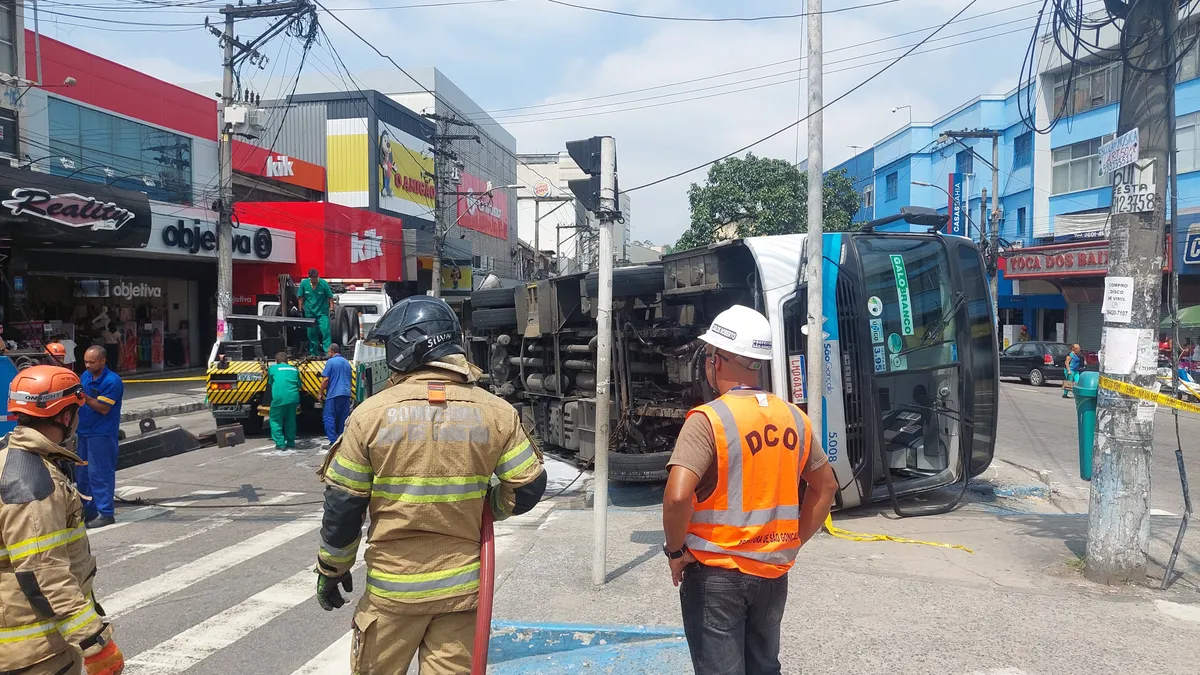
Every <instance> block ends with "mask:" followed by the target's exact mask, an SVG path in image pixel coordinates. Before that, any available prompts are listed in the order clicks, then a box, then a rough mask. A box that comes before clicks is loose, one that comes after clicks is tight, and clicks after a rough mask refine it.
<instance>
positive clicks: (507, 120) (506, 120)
mask: <svg viewBox="0 0 1200 675" xmlns="http://www.w3.org/2000/svg"><path fill="white" fill-rule="evenodd" d="M1021 20H1023V19H1019V21H1021ZM977 30H988V29H987V28H981V29H977ZM1026 30H1028V27H1027V26H1026V27H1021V28H1016V29H1013V30H1008V31H1003V32H1000V33H995V34H992V35H984V36H982V37H978V38H975V39H973V40H967V41H963V42H956V43H954V44H949V45H942V46H940V47H934V48H932V49H925V50H922V51H919V52H916V54H917V55H920V54H930V53H933V52H937V51H942V50H944V49H952V48H954V47H961V46H963V45H970V44H976V43H978V42H980V41H982V40H989V39H992V38H998V37H1004V36H1007V35H1013V34H1016V33H1023V32H1025V31H1026ZM967 32H968V33H973V32H976V31H967ZM963 34H965V33H960V34H959V35H963ZM948 37H951V36H948ZM909 46H911V45H905V46H902V47H894V48H891V49H885V50H882V51H880V52H873V53H870V54H862V55H859V56H853V57H850V58H846V59H841V60H838V61H826V62H825V65H834V64H839V63H847V62H850V61H857V60H858V59H862V58H867V57H869V56H875V55H878V54H885V53H887V52H890V51H897V50H900V49H905V48H906V47H909ZM889 60H890V59H880V60H876V61H868V62H866V63H859V64H855V65H852V66H847V67H845V68H836V69H833V70H828V69H827V70H825V72H826V73H827V74H832V73H841V72H845V71H849V70H854V69H857V68H864V67H866V66H872V65H878V64H880V63H887V62H888V61H889ZM805 72H807V68H798V69H796V70H788V71H784V72H781V73H772V74H770V75H762V76H759V77H754V78H749V79H746V80H741V81H740V82H729V83H725V84H717V85H712V86H709V87H700V88H697V89H690V90H684V91H677V92H673V93H669V94H659V95H657V96H648V97H643V98H636V99H631V100H628V101H621V102H618V103H603V104H599V105H595V106H583V107H580V108H568V109H566V110H553V111H547V112H544V113H524V114H522V115H514V116H512V117H502V118H499V119H498V120H497V122H496V123H497V124H528V123H530V122H552V121H555V120H568V119H577V118H580V117H592V116H595V115H607V114H611V113H621V112H631V111H635V110H644V109H646V108H655V107H659V106H663V105H672V104H675V103H687V102H690V101H699V100H704V99H709V98H714V97H717V96H725V95H728V94H737V93H741V92H746V91H753V90H756V89H765V88H768V87H775V86H779V85H781V84H791V83H792V82H795V81H796V79H797V77H798V76H799V75H801V74H803V73H805ZM783 76H789V77H788V79H786V80H781V81H779V82H770V83H767V84H760V85H754V86H751V87H743V88H739V89H731V90H729V91H722V92H717V93H714V94H708V95H705V96H694V97H691V98H684V99H679V100H676V101H665V102H662V103H657V104H654V105H644V106H636V107H633V108H619V109H616V110H598V111H596V112H591V113H585V114H580V115H563V116H558V117H538V118H536V119H515V118H517V117H532V116H534V115H555V114H557V113H560V112H579V111H587V110H596V109H597V108H604V107H608V106H618V105H625V104H628V103H637V102H642V101H651V100H658V99H663V98H670V97H672V96H681V95H683V94H689V93H694V92H700V91H708V90H712V89H720V88H722V87H731V86H734V85H737V84H744V83H747V82H755V81H758V80H766V79H770V78H773V77H783ZM485 124H486V123H485Z"/></svg>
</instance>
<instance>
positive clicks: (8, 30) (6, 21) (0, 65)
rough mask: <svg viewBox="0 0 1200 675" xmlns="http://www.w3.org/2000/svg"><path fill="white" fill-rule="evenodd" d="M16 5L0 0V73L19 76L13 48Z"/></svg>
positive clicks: (10, 1)
mask: <svg viewBox="0 0 1200 675" xmlns="http://www.w3.org/2000/svg"><path fill="white" fill-rule="evenodd" d="M15 15H16V3H14V2H13V1H12V0H0V73H4V74H6V75H20V74H21V73H18V72H17V50H16V47H15V46H14V42H13V41H14V39H15V35H14V28H15V24H16V21H14V20H13V19H14V16H15Z"/></svg>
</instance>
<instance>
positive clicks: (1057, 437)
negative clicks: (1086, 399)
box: [996, 380, 1200, 515]
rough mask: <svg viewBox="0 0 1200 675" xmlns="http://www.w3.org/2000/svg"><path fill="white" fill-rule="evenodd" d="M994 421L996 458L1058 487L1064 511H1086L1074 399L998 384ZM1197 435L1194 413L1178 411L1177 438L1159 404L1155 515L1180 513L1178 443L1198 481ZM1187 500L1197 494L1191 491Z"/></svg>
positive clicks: (1199, 422) (1048, 389)
mask: <svg viewBox="0 0 1200 675" xmlns="http://www.w3.org/2000/svg"><path fill="white" fill-rule="evenodd" d="M1000 406H1001V412H1000V421H999V430H998V432H997V435H996V437H997V444H996V458H997V459H999V460H1001V461H1003V462H1008V463H1010V464H1012V465H1014V466H1018V467H1021V468H1024V469H1026V470H1028V471H1029V473H1030V477H1031V479H1032V480H1040V479H1041V478H1039V477H1038V473H1039V472H1048V473H1046V474H1045V475H1044V476H1043V477H1044V478H1045V479H1046V480H1048V481H1049V484H1050V485H1051V486H1052V487H1054V488H1055V489H1056V490H1058V491H1059V496H1060V497H1061V498H1060V500H1059V501H1060V503H1061V505H1062V506H1063V507H1064V508H1065V509H1067V510H1072V511H1078V512H1086V511H1087V499H1088V489H1089V488H1088V485H1089V484H1088V483H1087V482H1085V481H1083V480H1081V479H1080V478H1079V444H1078V439H1079V434H1078V431H1077V428H1078V424H1077V423H1076V411H1075V400H1074V399H1064V398H1063V397H1062V390H1061V388H1060V387H1058V386H1045V387H1033V386H1030V385H1027V384H1021V383H1019V382H1016V381H1015V380H1014V381H1003V382H1001V384H1000ZM1198 438H1200V417H1197V416H1196V415H1192V414H1188V413H1180V415H1179V437H1178V439H1177V437H1176V433H1175V418H1174V416H1173V415H1172V414H1171V411H1170V410H1169V409H1167V408H1163V407H1162V406H1159V408H1158V411H1157V413H1156V414H1155V418H1154V456H1153V458H1152V459H1151V464H1150V466H1151V476H1150V481H1151V482H1150V504H1151V508H1152V509H1155V512H1156V513H1161V514H1164V515H1165V514H1179V513H1182V512H1183V491H1182V488H1181V487H1180V482H1179V470H1178V468H1177V466H1176V460H1175V449H1176V447H1177V446H1178V445H1179V444H1180V442H1182V445H1183V449H1184V458H1185V461H1190V462H1191V465H1190V466H1189V469H1191V471H1193V472H1194V473H1193V474H1192V475H1191V477H1192V482H1193V484H1194V483H1195V482H1196V481H1200V462H1198V461H1197V459H1200V458H1198V457H1197V455H1196V454H1195V452H1194V449H1195V448H1196V439H1198ZM1192 497H1193V499H1195V498H1196V497H1197V494H1196V493H1195V492H1193V494H1192Z"/></svg>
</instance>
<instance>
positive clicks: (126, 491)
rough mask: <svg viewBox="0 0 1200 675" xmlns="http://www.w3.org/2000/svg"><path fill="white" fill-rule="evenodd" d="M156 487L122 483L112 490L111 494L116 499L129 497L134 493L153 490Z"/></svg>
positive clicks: (138, 493)
mask: <svg viewBox="0 0 1200 675" xmlns="http://www.w3.org/2000/svg"><path fill="white" fill-rule="evenodd" d="M157 489H158V488H156V487H148V486H145V485H124V486H121V487H119V488H117V489H116V490H113V496H114V497H116V498H117V499H129V498H130V497H132V496H134V495H140V494H142V493H143V492H153V491H154V490H157Z"/></svg>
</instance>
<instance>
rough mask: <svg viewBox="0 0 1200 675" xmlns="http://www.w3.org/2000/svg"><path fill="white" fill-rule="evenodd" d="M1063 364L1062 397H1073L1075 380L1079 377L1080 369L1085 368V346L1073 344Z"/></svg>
mask: <svg viewBox="0 0 1200 675" xmlns="http://www.w3.org/2000/svg"><path fill="white" fill-rule="evenodd" d="M1063 366H1064V367H1063V383H1062V394H1063V395H1062V397H1063V398H1071V391H1072V390H1073V389H1074V388H1075V380H1078V379H1079V371H1081V370H1083V348H1082V347H1080V346H1079V345H1071V351H1070V353H1068V354H1067V357H1066V358H1065V359H1063Z"/></svg>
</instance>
